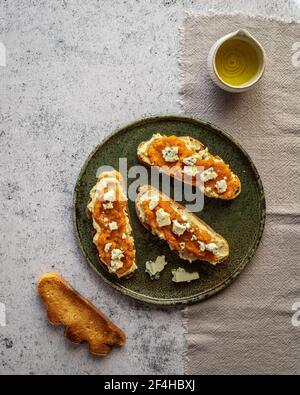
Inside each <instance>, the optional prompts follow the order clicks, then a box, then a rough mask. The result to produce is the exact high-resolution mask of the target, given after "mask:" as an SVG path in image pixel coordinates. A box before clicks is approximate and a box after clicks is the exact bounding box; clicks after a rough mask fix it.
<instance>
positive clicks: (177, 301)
mask: <svg viewBox="0 0 300 395" xmlns="http://www.w3.org/2000/svg"><path fill="white" fill-rule="evenodd" d="M159 120H160V121H162V120H164V121H181V122H188V123H194V124H196V125H199V126H202V127H203V126H204V127H206V128H210V129H214V130H215V131H216V132H217V133H219V134H221V135H223V136H225V137H226V138H227V139H229V140H230V141H231V142H232V143H233V144H234V145H235V146H236V147H237V148H238V149H239V150H240V151H241V152H242V153H243V155H245V157H246V158H247V159H248V162H249V164H250V165H251V168H252V171H253V172H254V175H255V178H256V182H257V184H258V189H259V192H260V213H261V218H260V224H259V229H258V232H257V235H256V240H255V243H254V244H253V245H252V246H251V247H250V249H249V250H248V252H247V255H246V256H245V258H244V260H243V261H242V263H241V265H239V267H238V268H237V269H236V270H235V271H234V272H233V273H232V274H231V275H230V276H229V277H228V278H227V279H226V280H225V281H222V283H220V284H219V285H216V286H215V287H214V288H213V289H211V290H209V291H204V292H201V293H199V294H196V295H194V296H185V297H183V298H169V299H161V298H153V297H151V296H145V295H141V294H139V293H137V292H136V291H133V290H129V289H128V288H126V287H124V286H123V285H121V284H119V283H115V282H112V281H109V280H108V279H107V278H106V277H105V276H104V275H103V274H102V273H101V271H98V270H97V269H96V267H95V266H94V264H93V263H92V262H91V260H90V258H89V256H88V254H87V253H86V252H85V249H84V248H83V245H82V242H81V239H80V234H79V230H78V227H77V215H76V202H77V194H78V189H79V184H80V180H81V178H82V175H83V174H84V172H85V171H86V168H87V166H88V164H89V162H90V160H91V158H92V157H93V156H94V154H95V153H96V152H97V151H98V149H99V148H100V147H101V146H103V145H104V144H105V143H106V142H107V141H108V140H110V139H111V138H112V137H113V136H115V135H117V134H118V133H120V132H122V131H123V130H124V129H128V128H133V127H138V126H139V125H141V124H147V123H150V122H155V121H159ZM72 219H73V226H74V230H75V236H76V240H77V245H78V246H79V248H80V250H81V253H82V254H83V256H84V258H85V259H86V260H87V262H88V264H89V266H90V267H91V268H92V269H93V270H94V272H95V273H96V274H97V275H98V276H99V277H100V278H101V280H103V281H104V282H105V283H106V284H108V285H109V286H110V287H112V288H113V289H115V290H117V291H119V292H121V293H122V294H123V295H126V296H127V297H130V298H132V299H135V300H138V301H140V302H143V303H148V304H152V305H156V306H181V305H183V306H186V305H189V304H193V303H197V302H201V301H204V300H206V299H208V298H210V297H211V296H213V295H216V294H218V293H219V292H221V291H223V290H224V289H226V288H227V287H228V286H229V285H230V284H231V283H232V282H233V281H234V280H235V279H236V278H237V277H238V275H239V274H240V273H241V272H242V271H243V270H244V269H245V267H246V266H247V265H248V264H249V263H250V261H251V260H252V258H253V257H254V255H255V253H256V251H257V249H258V247H259V244H260V242H261V239H262V235H263V232H264V228H265V222H266V198H265V192H264V187H263V183H262V180H261V178H260V175H259V173H258V170H257V168H256V166H255V164H254V162H253V160H252V159H251V157H250V155H249V154H248V153H247V152H246V151H245V149H244V148H243V147H242V146H241V145H240V144H239V143H238V142H237V141H236V140H235V139H234V138H233V137H232V136H231V135H230V134H229V133H228V132H227V131H224V130H222V129H220V128H219V127H218V126H216V125H214V124H213V123H211V122H207V121H203V120H202V119H199V118H193V117H191V116H186V115H178V114H175V115H173V114H168V115H155V116H148V117H145V118H141V119H138V120H136V121H133V122H130V123H127V124H124V125H121V126H120V127H118V128H116V129H114V130H113V131H112V132H110V133H109V134H108V135H107V136H106V137H105V138H104V139H102V140H101V141H100V143H99V144H97V146H96V147H95V148H94V149H93V150H92V151H91V153H90V154H89V155H88V157H87V158H86V160H85V161H84V163H83V165H82V167H81V170H80V172H79V174H78V176H77V179H76V183H75V187H74V190H73V198H72ZM99 265H100V263H99Z"/></svg>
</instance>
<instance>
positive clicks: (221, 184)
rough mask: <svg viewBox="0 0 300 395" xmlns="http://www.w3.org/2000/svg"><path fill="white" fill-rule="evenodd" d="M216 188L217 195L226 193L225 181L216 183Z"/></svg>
mask: <svg viewBox="0 0 300 395" xmlns="http://www.w3.org/2000/svg"><path fill="white" fill-rule="evenodd" d="M216 188H217V191H218V193H224V192H226V191H227V182H226V180H220V181H217V182H216Z"/></svg>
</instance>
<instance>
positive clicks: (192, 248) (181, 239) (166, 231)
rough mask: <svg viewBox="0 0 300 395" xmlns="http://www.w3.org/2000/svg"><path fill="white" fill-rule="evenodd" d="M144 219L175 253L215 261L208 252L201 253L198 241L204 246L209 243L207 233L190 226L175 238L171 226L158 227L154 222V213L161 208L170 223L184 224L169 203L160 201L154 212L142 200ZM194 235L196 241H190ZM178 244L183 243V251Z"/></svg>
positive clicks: (209, 238)
mask: <svg viewBox="0 0 300 395" xmlns="http://www.w3.org/2000/svg"><path fill="white" fill-rule="evenodd" d="M142 206H143V210H144V214H145V217H146V218H147V223H148V224H149V225H150V226H151V228H152V229H156V230H159V232H161V233H162V234H163V235H164V238H165V240H167V241H168V243H169V245H170V247H171V248H172V249H174V250H176V251H179V252H183V253H187V254H192V255H194V256H196V257H197V258H198V259H200V260H201V259H203V258H204V257H205V258H207V257H209V259H211V260H212V261H214V260H215V256H214V255H213V254H212V253H211V252H209V251H201V250H200V247H199V244H198V241H202V242H204V243H205V244H208V243H210V242H211V236H210V234H209V233H208V232H206V231H203V230H200V229H198V228H196V227H193V226H191V227H190V228H188V229H186V231H185V232H184V233H183V234H182V235H181V236H177V235H175V234H174V233H173V232H172V224H171V225H167V226H162V227H160V226H159V225H158V223H157V221H156V211H157V210H159V209H160V208H162V209H163V210H164V211H166V212H167V213H169V214H170V217H171V221H173V220H177V221H178V222H179V223H180V224H183V223H185V221H183V220H182V218H181V216H180V215H179V214H178V213H177V212H176V211H175V210H174V209H173V208H172V207H171V204H170V201H165V200H162V199H160V201H159V203H158V205H157V206H156V208H155V209H154V210H151V209H150V208H149V201H148V200H144V201H143V202H142ZM193 235H195V236H196V238H197V240H191V238H192V236H193ZM180 243H185V249H184V251H181V249H180Z"/></svg>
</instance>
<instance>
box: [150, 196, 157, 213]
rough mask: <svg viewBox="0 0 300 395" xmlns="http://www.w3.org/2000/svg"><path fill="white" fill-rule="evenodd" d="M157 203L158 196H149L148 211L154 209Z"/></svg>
mask: <svg viewBox="0 0 300 395" xmlns="http://www.w3.org/2000/svg"><path fill="white" fill-rule="evenodd" d="M158 203H159V196H158V195H153V196H151V199H150V201H149V209H150V210H154V209H155V207H156V206H157V205H158Z"/></svg>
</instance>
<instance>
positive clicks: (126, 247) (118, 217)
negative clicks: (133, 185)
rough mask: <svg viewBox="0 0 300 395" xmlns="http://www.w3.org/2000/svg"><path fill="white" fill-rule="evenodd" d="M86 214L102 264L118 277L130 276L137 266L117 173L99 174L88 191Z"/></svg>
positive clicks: (123, 193) (125, 201)
mask: <svg viewBox="0 0 300 395" xmlns="http://www.w3.org/2000/svg"><path fill="white" fill-rule="evenodd" d="M87 216H88V218H92V220H93V227H94V238H93V241H94V244H95V245H96V247H97V250H98V257H99V260H100V262H101V264H102V265H103V266H104V268H105V269H106V270H108V271H109V272H110V273H113V274H115V275H117V276H118V277H127V278H128V277H130V276H131V275H132V274H133V272H134V271H135V270H136V269H137V265H136V261H135V246H134V239H133V236H132V228H131V225H130V217H129V209H128V202H127V197H126V194H125V191H124V181H123V178H122V175H121V174H120V173H119V172H117V171H115V170H114V171H109V172H103V173H101V174H100V176H99V177H98V180H97V183H96V185H95V186H94V187H93V188H92V190H91V191H90V199H89V202H88V205H87Z"/></svg>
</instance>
